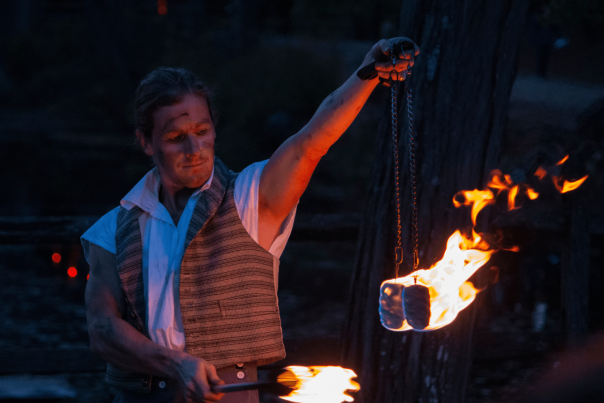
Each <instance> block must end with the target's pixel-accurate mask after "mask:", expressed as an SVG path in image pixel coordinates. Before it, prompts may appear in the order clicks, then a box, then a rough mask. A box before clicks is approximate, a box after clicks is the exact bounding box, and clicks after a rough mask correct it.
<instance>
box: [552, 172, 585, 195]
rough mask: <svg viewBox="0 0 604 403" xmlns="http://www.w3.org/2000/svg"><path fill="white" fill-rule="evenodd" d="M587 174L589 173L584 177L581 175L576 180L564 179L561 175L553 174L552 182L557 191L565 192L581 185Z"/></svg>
mask: <svg viewBox="0 0 604 403" xmlns="http://www.w3.org/2000/svg"><path fill="white" fill-rule="evenodd" d="M588 176H589V175H585V176H584V177H582V178H581V179H577V180H576V181H567V180H564V178H563V177H562V176H553V177H552V182H554V186H555V187H556V189H558V192H560V193H566V192H570V191H571V190H575V189H576V188H578V187H579V186H581V185H582V184H583V182H585V179H587V177H588Z"/></svg>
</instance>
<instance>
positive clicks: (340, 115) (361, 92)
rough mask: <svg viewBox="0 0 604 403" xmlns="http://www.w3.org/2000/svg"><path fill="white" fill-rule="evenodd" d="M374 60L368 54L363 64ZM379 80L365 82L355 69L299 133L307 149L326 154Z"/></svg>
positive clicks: (315, 154) (318, 154)
mask: <svg viewBox="0 0 604 403" xmlns="http://www.w3.org/2000/svg"><path fill="white" fill-rule="evenodd" d="M371 60H372V59H371V58H369V57H366V58H365V61H364V62H363V64H362V65H361V67H363V66H365V65H366V64H368V63H369V62H371ZM361 67H359V68H361ZM378 83H379V80H378V79H377V78H375V79H373V80H366V81H362V80H361V79H360V78H358V77H357V75H356V72H355V73H353V74H352V75H351V76H350V77H349V78H348V80H346V82H345V83H344V84H342V86H340V88H338V89H337V90H336V91H334V92H333V93H332V94H331V95H329V96H328V97H327V98H325V100H324V101H323V102H322V103H321V105H320V106H319V108H318V109H317V111H316V112H315V114H314V116H313V117H312V119H311V120H310V121H309V122H308V124H307V125H306V126H304V128H302V130H300V132H299V133H298V134H297V135H296V136H301V137H302V138H303V139H304V148H305V152H307V153H311V154H312V155H311V156H312V157H318V158H320V157H322V156H323V155H325V154H326V153H327V151H328V150H329V148H330V147H331V146H332V145H333V144H334V143H335V142H336V141H337V140H338V139H339V138H340V136H342V134H343V133H344V132H345V131H346V129H348V127H349V126H350V124H351V123H352V122H353V121H354V119H355V118H356V117H357V115H358V114H359V112H360V111H361V108H363V105H365V102H367V99H368V98H369V96H370V95H371V93H372V92H373V90H374V89H375V87H376V85H377V84H378Z"/></svg>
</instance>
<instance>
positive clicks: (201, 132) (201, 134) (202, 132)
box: [197, 129, 208, 136]
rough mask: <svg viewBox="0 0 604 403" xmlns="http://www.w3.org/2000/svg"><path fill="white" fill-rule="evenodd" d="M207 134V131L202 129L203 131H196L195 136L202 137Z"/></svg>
mask: <svg viewBox="0 0 604 403" xmlns="http://www.w3.org/2000/svg"><path fill="white" fill-rule="evenodd" d="M207 132H208V131H207V129H203V130H200V131H198V132H197V134H199V135H200V136H203V135H204V134H206V133H207Z"/></svg>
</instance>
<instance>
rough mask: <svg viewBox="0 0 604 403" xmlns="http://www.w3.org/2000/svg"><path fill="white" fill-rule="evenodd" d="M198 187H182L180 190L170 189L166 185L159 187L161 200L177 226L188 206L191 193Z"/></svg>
mask: <svg viewBox="0 0 604 403" xmlns="http://www.w3.org/2000/svg"><path fill="white" fill-rule="evenodd" d="M195 190H196V189H193V188H182V189H179V190H176V191H174V190H172V191H170V190H169V189H167V188H166V187H165V186H163V185H160V187H159V202H160V203H161V204H163V205H164V207H165V208H166V210H168V213H169V214H170V217H172V221H173V222H174V225H175V226H178V222H179V221H180V216H181V215H182V212H183V211H184V210H185V207H187V203H188V201H189V198H190V197H191V195H192V194H193V193H194V192H195Z"/></svg>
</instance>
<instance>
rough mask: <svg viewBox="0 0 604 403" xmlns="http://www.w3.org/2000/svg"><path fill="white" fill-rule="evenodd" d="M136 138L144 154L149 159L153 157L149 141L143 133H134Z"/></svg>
mask: <svg viewBox="0 0 604 403" xmlns="http://www.w3.org/2000/svg"><path fill="white" fill-rule="evenodd" d="M136 138H137V139H138V142H139V143H140V145H141V147H142V149H143V151H144V152H145V154H147V155H148V156H150V157H151V156H153V147H151V139H149V138H147V137H146V136H145V135H144V134H143V133H141V132H140V131H138V130H137V131H136Z"/></svg>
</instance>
